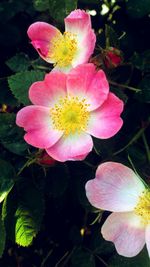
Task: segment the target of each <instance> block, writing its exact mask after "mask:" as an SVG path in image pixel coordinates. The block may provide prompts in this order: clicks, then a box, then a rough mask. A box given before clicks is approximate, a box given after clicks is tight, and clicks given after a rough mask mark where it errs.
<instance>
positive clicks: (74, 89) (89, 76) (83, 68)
mask: <svg viewBox="0 0 150 267" xmlns="http://www.w3.org/2000/svg"><path fill="white" fill-rule="evenodd" d="M67 91H68V94H69V95H73V96H79V97H80V98H85V99H86V103H87V104H89V107H88V110H89V111H90V110H93V109H96V108H98V107H99V106H100V105H102V103H103V102H104V101H105V100H106V98H107V96H108V92H109V85H108V82H107V79H106V76H105V74H104V72H103V71H102V70H99V71H98V72H97V71H96V69H95V66H94V64H92V63H88V64H82V65H79V66H77V67H76V68H74V69H72V70H71V71H70V73H69V74H68V78H67Z"/></svg>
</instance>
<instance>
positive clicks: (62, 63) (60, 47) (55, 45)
mask: <svg viewBox="0 0 150 267" xmlns="http://www.w3.org/2000/svg"><path fill="white" fill-rule="evenodd" d="M76 52H77V37H76V34H73V33H70V32H64V34H63V35H61V34H60V35H57V36H55V37H54V38H53V39H52V41H51V47H50V51H49V53H48V57H50V58H51V59H52V60H53V61H54V62H55V63H54V64H55V65H57V66H59V67H66V66H68V65H69V64H70V63H71V62H72V60H73V58H74V56H75V54H76Z"/></svg>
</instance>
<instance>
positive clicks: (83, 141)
mask: <svg viewBox="0 0 150 267" xmlns="http://www.w3.org/2000/svg"><path fill="white" fill-rule="evenodd" d="M92 147H93V142H92V138H91V136H90V135H87V134H85V133H81V134H74V135H68V136H63V137H62V138H61V139H60V140H59V141H58V142H57V143H56V144H55V145H54V146H52V147H50V148H48V149H47V150H46V151H47V153H48V154H49V155H50V156H51V157H53V158H54V159H56V160H58V161H62V162H64V161H67V160H83V159H84V158H85V157H86V156H87V155H88V153H89V152H90V151H91V150H92Z"/></svg>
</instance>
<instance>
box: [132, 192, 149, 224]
mask: <svg viewBox="0 0 150 267" xmlns="http://www.w3.org/2000/svg"><path fill="white" fill-rule="evenodd" d="M134 210H135V213H136V214H137V215H139V216H141V220H142V223H144V224H150V189H145V191H144V192H143V193H142V195H141V196H140V197H139V201H138V204H137V206H136V207H135V209H134Z"/></svg>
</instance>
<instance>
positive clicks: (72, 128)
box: [50, 97, 89, 135]
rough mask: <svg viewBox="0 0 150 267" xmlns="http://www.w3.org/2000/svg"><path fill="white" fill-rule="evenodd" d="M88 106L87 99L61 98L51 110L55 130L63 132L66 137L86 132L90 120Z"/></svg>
mask: <svg viewBox="0 0 150 267" xmlns="http://www.w3.org/2000/svg"><path fill="white" fill-rule="evenodd" d="M88 106H89V104H87V103H86V99H85V98H83V99H81V100H80V99H79V98H78V97H65V98H60V99H59V101H58V102H57V104H55V106H54V107H53V108H51V110H50V116H51V119H52V122H53V126H54V129H57V130H60V131H63V132H64V134H65V135H69V134H74V133H81V132H82V131H85V130H86V128H87V125H88V120H89V112H88Z"/></svg>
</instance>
